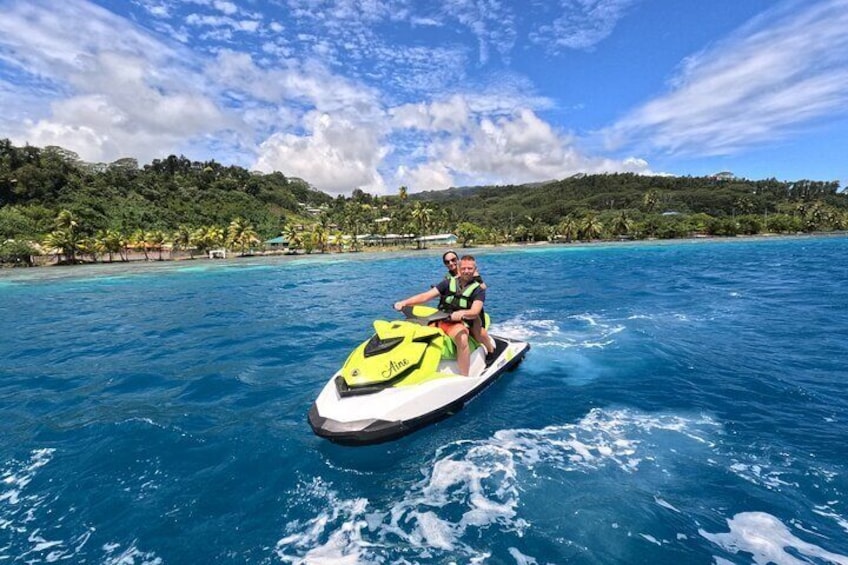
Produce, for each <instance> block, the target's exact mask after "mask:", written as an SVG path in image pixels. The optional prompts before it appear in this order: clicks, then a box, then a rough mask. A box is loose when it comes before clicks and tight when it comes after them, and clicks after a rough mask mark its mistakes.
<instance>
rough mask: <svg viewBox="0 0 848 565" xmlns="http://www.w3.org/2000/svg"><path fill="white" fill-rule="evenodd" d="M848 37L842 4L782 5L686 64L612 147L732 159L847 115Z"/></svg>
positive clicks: (620, 130)
mask: <svg viewBox="0 0 848 565" xmlns="http://www.w3.org/2000/svg"><path fill="white" fill-rule="evenodd" d="M789 7H791V8H793V11H792V12H791V13H787V11H786V9H787V8H789ZM798 8H800V10H798ZM846 29H848V10H846V4H845V1H844V0H829V1H825V2H817V3H814V4H808V5H802V4H798V3H792V4H784V5H783V6H782V7H781V8H780V9H777V10H774V11H772V12H770V13H768V14H766V15H765V16H762V17H759V18H756V19H755V20H753V21H752V22H751V23H750V24H749V25H747V26H745V27H744V28H742V29H740V30H739V31H738V32H737V33H736V34H734V35H733V36H732V37H730V38H729V39H727V40H726V41H724V42H722V43H720V44H717V45H716V46H714V47H712V48H711V49H708V50H706V51H704V52H702V53H698V54H697V55H695V56H693V57H690V58H689V59H688V60H686V61H685V64H684V66H683V68H682V70H681V72H680V74H679V75H678V76H677V77H675V78H674V80H673V81H672V83H671V90H670V91H669V92H668V93H667V94H665V95H663V96H661V97H659V98H657V99H655V100H652V101H650V102H648V103H646V104H645V105H643V106H641V107H640V108H637V109H636V110H634V111H633V112H631V113H630V114H629V115H627V116H626V117H625V118H623V119H622V120H620V121H619V122H618V123H616V124H615V125H614V126H613V127H611V128H610V129H609V130H607V131H606V132H605V134H606V135H607V137H608V139H609V143H610V145H611V146H620V145H627V144H638V143H639V140H645V143H647V144H649V145H650V146H652V147H654V148H657V149H660V150H662V151H666V152H669V153H679V154H702V155H703V154H712V155H721V154H730V153H734V152H736V151H738V150H740V149H742V148H745V147H748V146H751V145H755V144H759V143H764V142H771V141H774V140H777V139H780V138H781V137H783V136H786V135H787V134H789V133H791V132H792V131H793V130H794V129H797V128H800V127H803V126H804V125H809V124H810V123H811V122H812V121H814V120H816V119H817V118H822V117H825V116H833V115H840V114H841V115H845V113H846V108H848V34H846V33H845V30H846Z"/></svg>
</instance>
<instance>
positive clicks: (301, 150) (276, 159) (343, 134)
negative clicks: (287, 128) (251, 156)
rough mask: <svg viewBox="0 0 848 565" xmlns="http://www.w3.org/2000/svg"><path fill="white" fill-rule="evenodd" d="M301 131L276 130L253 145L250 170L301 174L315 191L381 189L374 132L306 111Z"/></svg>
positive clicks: (361, 125) (381, 151) (380, 155)
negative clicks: (255, 150)
mask: <svg viewBox="0 0 848 565" xmlns="http://www.w3.org/2000/svg"><path fill="white" fill-rule="evenodd" d="M303 125H304V128H305V130H306V132H305V133H304V134H303V135H297V134H293V133H276V134H274V135H272V136H270V137H269V138H268V139H267V140H265V141H264V142H263V143H262V144H261V145H260V146H259V158H258V159H257V161H256V164H255V168H256V169H258V170H260V171H266V172H270V171H275V170H277V171H285V172H286V174H289V175H293V176H298V177H301V178H304V179H306V180H308V181H309V182H311V183H312V184H314V185H315V186H316V187H318V188H320V189H321V190H324V191H327V192H331V193H337V194H340V193H350V192H351V191H352V190H353V189H355V188H362V189H363V190H366V191H369V192H372V193H377V194H382V193H384V192H385V191H386V187H385V184H384V182H383V178H382V176H381V175H380V174H379V173H378V172H377V167H378V165H379V163H380V161H381V160H382V158H383V157H384V155H385V152H386V149H385V148H384V147H382V146H381V144H380V135H379V132H378V131H376V130H375V129H374V128H372V127H369V125H368V124H367V123H357V122H355V121H352V120H349V119H346V118H340V117H334V116H331V115H329V114H326V113H321V112H310V113H309V114H307V116H306V117H305V119H304V124H303Z"/></svg>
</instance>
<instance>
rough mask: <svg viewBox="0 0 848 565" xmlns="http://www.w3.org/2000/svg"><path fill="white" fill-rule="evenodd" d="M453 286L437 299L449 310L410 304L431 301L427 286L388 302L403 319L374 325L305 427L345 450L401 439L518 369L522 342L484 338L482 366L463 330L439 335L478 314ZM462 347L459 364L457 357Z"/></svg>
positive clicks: (524, 348)
mask: <svg viewBox="0 0 848 565" xmlns="http://www.w3.org/2000/svg"><path fill="white" fill-rule="evenodd" d="M472 273H473V271H472ZM456 282H457V284H454V285H453V286H451V284H448V285H447V288H448V289H449V290H450V289H451V288H453V289H454V290H453V298H452V299H451V300H450V301H448V300H447V298H446V297H444V296H443V301H442V303H443V304H442V305H443V306H444V304H445V303H448V304H450V303H451V302H453V304H454V308H453V312H452V313H448V312H442V311H439V310H435V309H433V308H429V307H426V306H418V305H416V306H413V305H414V304H418V303H419V299H421V301H424V300H426V299H424V298H423V297H424V296H428V297H430V298H435V297H436V296H438V295H439V294H440V293H439V291H438V290H437V289H435V288H434V289H431V290H430V291H427V292H424V293H421V294H419V295H416V296H414V297H411V298H409V299H407V300H402V301H400V302H398V303H396V304H395V307H396V308H398V309H401V310H402V311H403V313H404V314H405V316H406V318H407V319H406V320H397V321H385V320H376V321H375V322H374V331H375V333H374V335H373V336H371V338H370V339H368V340H367V341H365V342H364V343H362V344H361V345H360V346H359V347H357V348H356V349H355V350H354V351H353V353H351V354H350V356H349V357H348V359H347V361H345V364H344V365H343V366H342V368H341V369H340V370H339V371H338V372H337V373H336V374H335V375H333V376H332V377H331V378H330V380H329V382H328V383H327V384H326V385H325V386H324V388H323V389H322V391H321V393H320V394H319V395H318V398H317V399H316V400H315V403H314V404H313V405H312V408H311V409H310V410H309V424H310V426H311V427H312V430H313V431H314V432H315V433H316V434H317V435H319V436H321V437H324V438H327V439H329V440H330V441H334V442H336V443H340V444H346V445H364V444H371V443H380V442H383V441H388V440H391V439H395V438H398V437H401V436H403V435H406V434H408V433H410V432H412V431H414V430H416V429H418V428H421V427H422V426H425V425H427V424H429V423H432V422H435V421H438V420H440V419H442V418H445V417H447V416H450V415H452V414H454V413H456V412H457V411H459V410H460V409H461V408H462V407H463V406H464V404H465V402H467V401H468V400H469V399H470V398H472V397H473V396H475V395H476V394H478V393H479V392H480V391H481V390H483V389H484V388H485V387H486V386H487V385H489V384H491V383H492V382H493V381H494V380H495V379H496V378H497V377H499V376H500V375H501V374H503V373H504V372H505V371H508V370H511V369H513V368H514V367H515V366H517V365H518V363H519V362H520V361H521V360H522V359H523V358H524V355H525V354H526V353H527V350H528V349H529V348H530V345H529V344H527V343H525V342H521V341H515V340H510V339H507V338H502V337H497V336H491V335H490V336H488V337H490V338H491V339H492V341H493V343H492V344H491V345H492V347H493V351H492V353H491V354H490V355H489V361H488V362H487V359H486V357H487V356H486V353H485V348H483V347H481V346H479V345H478V344H477V342H476V340H475V339H473V338H469V336H468V331H467V330H464V328H463V330H461V331H456V330H454V331H453V333H454V335H461V334H463V333H464V339H462V338H460V339H459V340H457V341H456V342H455V341H454V340H453V339H451V337H450V336H449V334H447V333H445V331H444V329H443V328H444V327H450V328H453V324H457V323H459V325H462V324H461V322H459V320H461V319H464V318H465V317H466V316H471V315H472V314H474V315H479V314H480V311H479V310H476V313H475V310H472V309H471V308H467V306H469V304H468V299H469V298H471V297H472V295H473V293H474V291H473V290H472V291H470V292H467V288H468V285H466V287H465V288H464V289H463V288H462V287H461V285H459V284H458V282H459V281H456ZM437 288H438V287H437ZM433 292H435V294H433ZM463 294H465V296H464V302H463V296H462V295H463ZM430 295H432V296H430ZM477 296H479V294H478V295H477ZM475 302H478V301H476V300H472V301H471V306H473V305H474V303H475ZM480 303H481V304H482V301H480ZM454 320H455V321H454ZM451 322H453V324H452V325H450V326H449V325H448V324H450V323H451ZM463 348H464V349H465V352H466V354H467V355H468V357H467V360H465V361H463V360H461V358H460V355H461V354H462V349H463Z"/></svg>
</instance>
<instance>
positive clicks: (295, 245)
mask: <svg viewBox="0 0 848 565" xmlns="http://www.w3.org/2000/svg"><path fill="white" fill-rule="evenodd" d="M285 236H286V239H287V240H288V247H289V251H292V252H295V251H297V250H298V249H300V248H301V247H303V239H302V238H301V237H300V231H298V229H297V227H295V225H294V224H289V225H288V226H286V229H285Z"/></svg>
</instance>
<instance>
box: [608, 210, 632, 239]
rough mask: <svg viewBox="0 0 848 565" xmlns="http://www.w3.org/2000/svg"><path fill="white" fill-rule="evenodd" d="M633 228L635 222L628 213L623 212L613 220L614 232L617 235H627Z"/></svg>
mask: <svg viewBox="0 0 848 565" xmlns="http://www.w3.org/2000/svg"><path fill="white" fill-rule="evenodd" d="M632 228H633V220H631V219H630V217H629V216H628V215H627V212H625V211H624V210H621V211H620V212H619V213H618V214H617V215H616V217H615V219H614V220H613V224H612V231H613V233H614V234H615V235H619V236H621V235H627V234H629V233H630V230H631V229H632Z"/></svg>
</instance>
